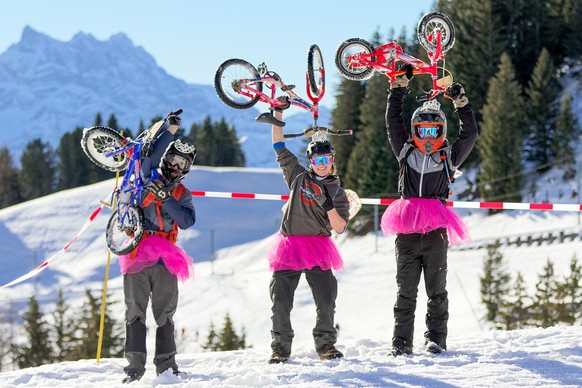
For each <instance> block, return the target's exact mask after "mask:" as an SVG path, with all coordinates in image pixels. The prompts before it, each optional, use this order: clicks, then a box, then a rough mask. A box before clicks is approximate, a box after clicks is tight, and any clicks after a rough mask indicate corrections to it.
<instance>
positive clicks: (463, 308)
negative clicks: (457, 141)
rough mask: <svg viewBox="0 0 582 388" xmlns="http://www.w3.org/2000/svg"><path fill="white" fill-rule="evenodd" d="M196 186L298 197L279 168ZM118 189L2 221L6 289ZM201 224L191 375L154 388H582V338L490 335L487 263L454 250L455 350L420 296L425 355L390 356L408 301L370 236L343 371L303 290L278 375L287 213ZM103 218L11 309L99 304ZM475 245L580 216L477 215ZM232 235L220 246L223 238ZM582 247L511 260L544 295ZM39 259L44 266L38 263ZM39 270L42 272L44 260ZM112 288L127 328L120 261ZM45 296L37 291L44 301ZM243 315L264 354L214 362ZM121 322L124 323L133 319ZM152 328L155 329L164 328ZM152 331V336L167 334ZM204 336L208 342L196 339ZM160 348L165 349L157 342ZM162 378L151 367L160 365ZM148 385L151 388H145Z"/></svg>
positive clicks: (268, 206)
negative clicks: (213, 335)
mask: <svg viewBox="0 0 582 388" xmlns="http://www.w3.org/2000/svg"><path fill="white" fill-rule="evenodd" d="M186 184H187V186H188V187H189V188H190V189H193V190H201V191H227V192H255V193H267V194H286V193H287V190H286V188H285V185H284V182H283V179H282V177H281V175H280V172H279V171H278V170H277V169H234V168H231V169H229V168H226V169H225V168H205V167H197V168H196V169H195V170H194V171H193V172H192V173H191V174H190V175H189V177H188V181H187V182H186ZM112 186H113V182H112V181H106V182H103V183H99V184H95V185H91V186H87V187H82V188H78V189H73V190H69V191H64V192H61V193H56V194H53V195H51V196H48V197H45V198H40V199H37V200H34V201H30V202H27V203H23V204H20V205H17V206H14V207H11V208H8V209H3V210H0V266H1V268H2V271H0V283H2V284H4V283H6V282H8V281H10V280H12V279H15V278H17V277H18V276H20V275H22V274H23V273H25V272H27V271H28V270H30V269H32V268H34V267H35V266H36V265H38V264H39V263H40V262H42V261H43V260H44V259H45V258H46V257H49V256H50V255H52V254H54V253H55V252H58V251H59V250H60V249H61V248H62V247H63V246H64V245H65V244H67V242H68V241H69V240H70V239H71V237H72V236H74V235H75V234H76V233H77V231H78V229H79V228H80V227H81V225H83V223H84V222H85V221H86V219H87V217H88V216H89V214H91V212H92V211H93V210H94V209H95V208H96V207H97V206H98V204H97V202H98V200H99V199H102V198H105V197H106V196H107V193H108V192H109V190H110V189H111V188H112ZM194 200H195V204H196V207H197V212H198V221H197V224H196V225H195V226H194V227H193V228H192V229H190V230H188V231H186V232H184V233H182V234H181V237H180V244H182V246H184V247H185V249H186V250H187V251H188V252H189V253H190V254H191V255H192V256H194V257H195V259H196V260H195V261H196V264H195V271H196V279H195V280H194V281H189V282H187V283H186V284H184V285H182V286H181V297H180V305H179V308H178V312H177V314H176V316H175V322H176V327H177V329H179V330H180V331H181V330H182V329H183V330H184V333H185V334H184V336H180V337H179V338H178V340H177V342H178V349H179V352H180V354H179V357H178V360H179V363H180V365H181V366H182V368H183V369H184V370H185V371H186V372H188V373H189V376H188V377H187V378H186V380H185V381H183V382H179V381H176V380H174V379H173V377H171V376H162V377H159V378H157V377H156V376H155V374H153V372H152V371H151V367H150V370H149V371H148V373H147V374H146V376H145V377H144V380H143V381H142V382H143V385H145V386H159V385H165V384H175V385H176V386H184V387H186V386H196V387H198V386H249V387H250V386H273V385H283V386H285V385H287V386H290V385H298V386H304V387H316V386H317V387H325V386H391V385H393V386H450V385H452V386H467V387H469V386H472V387H474V386H492V385H498V384H501V385H503V386H556V387H557V386H577V385H581V384H582V377H581V376H582V328H579V327H576V328H572V327H562V328H551V329H548V330H541V329H540V330H525V331H518V332H511V333H504V332H490V331H489V329H488V328H487V326H486V325H485V324H484V322H483V321H482V320H481V319H480V318H481V317H482V316H483V315H484V313H485V310H484V308H483V306H482V305H481V303H480V301H479V300H480V294H479V276H480V275H481V272H482V262H483V258H484V257H485V256H486V252H485V250H483V249H480V250H469V251H465V250H459V249H452V250H451V251H450V253H449V279H448V283H449V284H448V290H449V296H450V314H451V317H450V322H449V332H450V337H449V338H450V339H449V351H448V352H447V353H446V355H444V356H442V357H434V356H429V355H424V354H422V351H421V345H422V332H423V330H424V323H423V319H424V312H425V308H424V306H425V303H426V298H425V297H424V290H423V286H422V285H421V286H420V290H419V303H418V310H417V323H416V332H415V338H416V340H415V345H416V346H417V353H419V354H417V355H415V356H412V357H405V358H399V359H393V358H391V357H387V353H388V350H389V347H390V346H389V345H390V337H391V330H392V321H393V316H392V305H393V303H394V296H395V285H394V276H395V266H394V248H393V237H391V236H389V237H382V236H376V235H374V234H369V235H367V236H364V237H358V238H350V237H349V236H347V235H341V236H336V242H337V244H338V246H339V247H340V250H341V252H342V253H343V255H344V260H345V269H344V270H343V271H341V272H339V273H338V274H337V277H338V280H339V297H338V301H337V315H336V322H337V323H338V324H339V327H340V335H339V342H338V347H339V348H340V349H341V350H343V351H344V352H345V354H346V360H344V361H340V362H339V363H325V364H324V363H320V362H319V361H316V360H315V354H314V351H313V347H312V338H311V334H310V333H311V329H312V326H313V324H314V319H315V312H314V306H313V302H312V297H311V294H310V290H309V288H308V287H307V285H306V283H305V282H304V281H302V282H301V283H300V286H299V288H298V290H297V294H296V298H295V309H294V311H293V315H292V319H293V324H294V329H295V333H296V337H295V342H294V352H293V358H292V360H291V363H290V364H289V365H287V366H269V365H267V364H266V360H267V358H268V355H269V354H270V350H269V343H270V334H269V330H270V301H269V296H268V283H269V278H270V273H269V271H268V267H267V263H266V261H265V259H264V255H265V252H266V250H267V248H268V246H269V244H270V239H271V235H272V233H274V232H275V231H276V230H277V226H278V222H280V218H279V217H280V207H281V205H282V202H280V201H260V200H247V199H222V198H214V199H212V198H195V199H194ZM108 217H109V213H108V212H107V211H103V214H101V215H99V216H98V217H97V219H96V221H95V222H94V224H92V225H91V226H90V228H89V229H88V230H87V232H86V233H85V234H84V235H83V236H82V237H81V238H79V239H78V240H77V241H75V243H74V244H73V245H71V247H70V249H68V250H67V252H66V253H65V254H64V255H62V256H59V257H58V258H57V259H55V260H54V261H53V262H51V265H50V266H49V268H48V269H46V270H45V271H44V272H42V273H41V275H40V276H38V277H37V278H35V279H34V280H28V281H26V282H24V283H22V284H19V285H16V286H13V287H10V288H8V289H4V290H0V303H1V304H2V306H9V305H11V304H13V305H14V306H17V308H18V309H24V308H26V306H25V302H26V300H27V298H28V297H29V296H30V294H31V292H35V295H36V296H37V298H38V299H39V300H40V301H41V303H42V305H43V306H44V308H46V309H50V308H51V303H53V302H54V301H55V299H56V293H57V290H58V288H59V287H62V288H63V289H64V290H65V296H66V298H67V300H69V302H70V303H71V305H73V306H76V305H78V304H79V303H81V302H82V300H83V299H84V295H83V291H84V289H85V287H90V288H91V289H93V290H94V291H95V293H99V292H100V291H99V290H101V289H102V281H103V274H104V270H105V264H106V258H107V255H106V249H105V244H104V241H103V240H104V239H103V229H104V227H105V223H106V221H107V218H108ZM465 219H466V221H467V222H468V223H469V225H470V229H471V233H472V235H473V238H474V239H475V240H480V239H492V238H500V237H502V236H507V235H515V234H518V233H529V232H540V231H549V230H561V229H563V228H570V229H572V228H574V229H576V228H578V229H580V227H579V225H578V223H577V214H569V213H557V212H556V213H542V212H506V213H502V214H499V215H496V216H494V217H488V216H486V213H485V212H484V211H474V212H473V214H472V215H467V216H466V217H465ZM210 230H215V231H216V232H215V242H214V244H215V248H216V249H217V252H216V260H214V261H213V262H211V261H210V260H209V259H210V247H209V234H210ZM219 231H220V233H219ZM581 248H582V242H580V241H572V242H566V243H563V244H551V245H542V246H539V247H538V246H532V247H525V246H522V247H520V248H517V247H509V248H503V254H504V257H505V258H506V259H507V260H508V262H509V269H510V272H511V273H512V274H513V275H515V274H516V273H517V271H520V272H521V273H522V274H523V275H524V277H525V279H526V282H527V284H528V286H529V287H530V289H531V291H532V292H533V287H534V285H535V282H536V280H537V275H538V274H539V273H541V272H542V269H543V265H544V264H545V262H546V260H547V259H548V258H549V259H551V260H552V261H553V262H554V263H555V271H556V274H558V275H565V274H567V270H568V264H569V262H570V259H571V258H572V257H573V255H574V254H575V253H576V252H578V251H580V249H581ZM35 258H36V259H35ZM35 260H36V264H34V261H35ZM111 268H112V271H111V274H110V280H109V283H108V287H109V291H110V292H111V299H112V300H114V301H117V302H118V303H117V304H116V305H114V313H115V314H116V315H117V316H118V317H122V316H123V306H122V304H121V301H122V296H123V292H122V289H121V277H120V275H119V270H118V266H117V262H116V260H115V258H113V261H112V266H111ZM35 284H36V291H33V290H34V289H35ZM227 313H228V314H229V315H230V316H231V318H232V320H233V323H234V325H235V328H236V330H237V331H239V332H240V331H241V330H243V328H244V330H245V332H246V334H247V343H248V344H250V345H252V346H253V348H252V349H249V350H247V351H237V352H228V353H217V354H210V353H202V351H201V347H200V346H201V343H204V342H205V340H206V337H207V334H208V328H209V326H210V323H211V322H213V323H214V324H215V326H216V327H222V324H223V321H224V316H225V314H227ZM119 319H121V318H119ZM151 321H152V319H151V317H149V322H148V323H150V324H151ZM151 329H152V327H150V333H151V332H153V331H152V330H151ZM196 333H198V337H199V338H198V340H197V339H196V337H197V336H196ZM148 341H149V344H148V348H149V349H150V351H151V350H152V349H153V342H152V338H149V339H148ZM123 364H124V361H123V360H119V359H117V360H102V361H101V363H100V364H99V365H96V364H95V362H94V361H79V362H74V363H63V364H59V365H51V366H43V367H40V368H32V369H28V370H22V371H13V372H5V373H2V374H1V375H0V386H7V387H8V386H10V387H12V386H22V387H46V386H63V387H67V386H71V387H72V386H76V387H79V386H103V385H105V384H108V385H113V386H115V385H116V384H117V383H118V382H119V381H120V379H121V377H122V366H123ZM150 366H151V363H150ZM134 385H136V386H138V385H137V384H134Z"/></svg>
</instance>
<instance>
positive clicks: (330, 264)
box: [267, 233, 344, 271]
mask: <svg viewBox="0 0 582 388" xmlns="http://www.w3.org/2000/svg"><path fill="white" fill-rule="evenodd" d="M267 259H268V260H269V267H270V268H271V271H281V270H294V271H301V270H304V269H311V268H313V267H320V268H321V269H322V270H324V271H327V270H328V269H334V270H340V269H342V268H343V266H344V263H343V260H342V257H341V255H340V253H339V251H338V249H337V247H336V246H335V243H334V242H333V240H332V239H331V238H330V237H327V236H283V235H282V234H281V233H277V234H276V235H275V238H274V241H273V245H272V246H271V248H270V249H269V251H268V252H267Z"/></svg>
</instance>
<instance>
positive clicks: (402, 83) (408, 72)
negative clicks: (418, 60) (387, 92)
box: [390, 63, 414, 89]
mask: <svg viewBox="0 0 582 388" xmlns="http://www.w3.org/2000/svg"><path fill="white" fill-rule="evenodd" d="M396 70H397V71H402V70H404V71H405V73H404V74H402V75H399V76H398V77H396V78H395V79H394V82H392V83H391V84H390V89H396V88H407V87H408V83H409V82H410V80H411V79H412V77H413V71H414V67H413V66H412V65H411V64H410V63H401V64H400V65H398V68H397V69H396Z"/></svg>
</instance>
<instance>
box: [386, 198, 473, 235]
mask: <svg viewBox="0 0 582 388" xmlns="http://www.w3.org/2000/svg"><path fill="white" fill-rule="evenodd" d="M381 226H382V231H383V232H384V234H386V235H387V234H389V233H393V234H401V233H402V234H410V233H428V232H430V231H432V230H435V229H438V228H446V229H447V234H448V236H449V244H450V245H454V244H459V243H462V242H466V241H469V240H470V235H469V229H468V227H467V225H466V224H465V222H464V221H463V219H462V218H461V217H460V216H459V215H458V214H457V213H455V212H454V211H453V210H452V209H450V208H448V207H446V206H444V205H443V204H442V202H441V201H439V200H438V199H428V198H408V199H398V200H396V201H394V202H392V203H391V204H390V206H388V209H386V211H385V212H384V215H383V216H382V222H381Z"/></svg>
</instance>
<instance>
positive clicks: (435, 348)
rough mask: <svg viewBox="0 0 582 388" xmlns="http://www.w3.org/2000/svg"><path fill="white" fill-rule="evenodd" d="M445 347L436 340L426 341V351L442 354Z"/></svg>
mask: <svg viewBox="0 0 582 388" xmlns="http://www.w3.org/2000/svg"><path fill="white" fill-rule="evenodd" d="M444 350H445V349H444V348H443V347H442V346H440V345H439V344H437V343H436V342H432V341H429V342H427V343H426V351H427V352H429V353H432V354H441V353H442V352H443V351H444Z"/></svg>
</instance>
